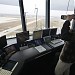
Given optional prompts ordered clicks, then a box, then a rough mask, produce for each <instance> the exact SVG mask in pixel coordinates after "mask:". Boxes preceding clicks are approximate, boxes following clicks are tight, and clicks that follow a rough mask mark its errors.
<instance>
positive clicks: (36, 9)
mask: <svg viewBox="0 0 75 75" xmlns="http://www.w3.org/2000/svg"><path fill="white" fill-rule="evenodd" d="M35 12H36V29H37V16H38V8H35Z"/></svg>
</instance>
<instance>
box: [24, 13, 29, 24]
mask: <svg viewBox="0 0 75 75" xmlns="http://www.w3.org/2000/svg"><path fill="white" fill-rule="evenodd" d="M27 13H28V12H24V15H25V21H26V25H27Z"/></svg>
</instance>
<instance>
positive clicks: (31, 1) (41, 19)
mask: <svg viewBox="0 0 75 75" xmlns="http://www.w3.org/2000/svg"><path fill="white" fill-rule="evenodd" d="M45 4H46V0H23V5H24V14H25V19H26V27H27V30H28V31H29V32H30V34H31V33H32V32H33V31H35V30H41V29H43V28H44V26H45V8H46V5H45Z"/></svg>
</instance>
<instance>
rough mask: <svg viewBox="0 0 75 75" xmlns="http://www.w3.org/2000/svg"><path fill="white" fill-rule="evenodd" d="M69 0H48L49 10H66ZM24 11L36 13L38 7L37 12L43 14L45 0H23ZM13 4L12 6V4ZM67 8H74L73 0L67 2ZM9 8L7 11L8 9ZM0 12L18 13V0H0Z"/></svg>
mask: <svg viewBox="0 0 75 75" xmlns="http://www.w3.org/2000/svg"><path fill="white" fill-rule="evenodd" d="M68 1H69V0H50V8H51V9H50V10H64V11H66V10H67V6H68ZM23 2H24V11H25V12H28V13H27V14H34V15H35V14H36V11H35V7H36V8H38V14H40V15H45V4H46V3H45V2H46V0H23ZM12 5H13V6H12ZM68 9H69V10H68V11H71V10H74V0H70V2H69V8H68ZM8 10H9V11H8ZM0 13H2V14H3V13H4V14H20V9H19V0H0Z"/></svg>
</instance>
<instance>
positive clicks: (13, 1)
mask: <svg viewBox="0 0 75 75" xmlns="http://www.w3.org/2000/svg"><path fill="white" fill-rule="evenodd" d="M18 1H19V0H0V4H7V5H8V4H9V5H19V3H18Z"/></svg>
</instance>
